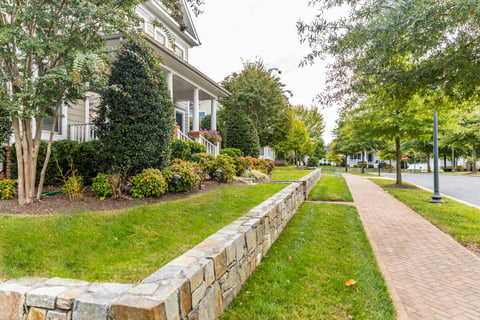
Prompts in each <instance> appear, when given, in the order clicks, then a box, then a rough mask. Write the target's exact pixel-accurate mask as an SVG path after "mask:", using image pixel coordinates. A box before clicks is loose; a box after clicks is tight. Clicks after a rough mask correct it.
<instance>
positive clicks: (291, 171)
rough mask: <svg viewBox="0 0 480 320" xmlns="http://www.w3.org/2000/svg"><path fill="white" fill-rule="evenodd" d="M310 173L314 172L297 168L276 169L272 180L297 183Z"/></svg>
mask: <svg viewBox="0 0 480 320" xmlns="http://www.w3.org/2000/svg"><path fill="white" fill-rule="evenodd" d="M310 172H312V170H298V169H296V167H276V169H275V171H273V172H272V180H277V181H297V180H299V179H301V178H303V177H304V176H306V175H307V174H309V173H310Z"/></svg>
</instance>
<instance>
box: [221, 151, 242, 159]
mask: <svg viewBox="0 0 480 320" xmlns="http://www.w3.org/2000/svg"><path fill="white" fill-rule="evenodd" d="M220 154H226V155H227V156H230V157H232V159H236V158H239V157H243V152H242V150H240V149H237V148H225V149H222V150H220Z"/></svg>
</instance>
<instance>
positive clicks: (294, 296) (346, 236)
mask: <svg viewBox="0 0 480 320" xmlns="http://www.w3.org/2000/svg"><path fill="white" fill-rule="evenodd" d="M349 279H354V280H355V281H356V282H357V283H356V284H354V285H352V286H346V281H348V280H349ZM351 317H353V319H387V320H388V319H395V311H394V307H393V304H392V301H391V299H390V296H389V294H388V291H387V288H386V286H385V283H384V280H383V278H382V275H381V273H380V271H379V270H378V268H377V264H376V261H375V258H374V256H373V253H372V250H371V247H370V245H369V243H368V240H367V238H366V235H365V232H364V230H363V227H362V224H361V222H360V220H359V218H358V215H357V212H356V209H355V208H354V207H353V206H347V205H336V204H317V203H305V204H303V205H302V206H301V208H300V210H299V212H298V213H297V214H296V215H295V216H294V218H293V219H292V220H291V221H290V223H289V224H288V226H287V227H286V229H285V230H284V232H283V233H282V235H281V236H280V237H279V239H278V240H277V242H276V243H275V244H274V245H273V246H272V248H271V249H270V252H269V253H268V255H267V256H266V257H265V258H264V261H263V262H262V263H261V264H260V266H259V267H258V268H257V270H256V271H255V273H254V274H253V275H252V276H251V277H250V278H249V279H248V281H247V283H246V285H245V287H244V288H243V290H242V292H241V293H240V295H239V296H238V297H237V298H236V299H235V300H234V302H233V303H232V305H231V306H230V308H229V309H228V310H227V311H226V313H225V314H224V316H223V317H222V319H223V320H225V319H245V320H247V319H248V320H254V319H352V318H351Z"/></svg>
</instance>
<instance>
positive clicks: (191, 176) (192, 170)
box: [162, 159, 200, 192]
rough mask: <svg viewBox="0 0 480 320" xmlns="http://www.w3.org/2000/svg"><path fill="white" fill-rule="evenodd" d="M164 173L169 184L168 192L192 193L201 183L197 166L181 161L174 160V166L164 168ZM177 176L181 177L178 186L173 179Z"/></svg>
mask: <svg viewBox="0 0 480 320" xmlns="http://www.w3.org/2000/svg"><path fill="white" fill-rule="evenodd" d="M162 173H163V176H164V177H165V179H166V181H167V183H168V190H169V191H171V192H174V191H177V192H187V191H190V190H192V189H194V188H195V187H196V186H197V185H198V183H199V182H200V178H199V177H198V175H197V168H196V166H195V164H193V163H190V162H187V161H183V160H180V159H175V160H173V161H172V165H171V166H169V167H166V168H164V169H163V170H162ZM176 174H177V175H179V176H180V179H179V180H178V184H177V185H175V179H173V176H174V175H176Z"/></svg>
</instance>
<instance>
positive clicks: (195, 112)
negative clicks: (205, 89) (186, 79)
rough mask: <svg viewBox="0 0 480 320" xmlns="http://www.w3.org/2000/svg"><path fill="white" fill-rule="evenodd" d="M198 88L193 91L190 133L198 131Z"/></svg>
mask: <svg viewBox="0 0 480 320" xmlns="http://www.w3.org/2000/svg"><path fill="white" fill-rule="evenodd" d="M198 93H199V92H198V88H195V89H193V128H192V131H198V129H199V126H198V116H199V108H200V106H199V100H198Z"/></svg>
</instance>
